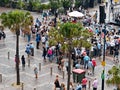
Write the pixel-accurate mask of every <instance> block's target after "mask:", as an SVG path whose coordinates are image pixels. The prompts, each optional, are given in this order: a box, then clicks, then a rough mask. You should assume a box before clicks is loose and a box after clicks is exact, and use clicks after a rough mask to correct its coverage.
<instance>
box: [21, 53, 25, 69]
mask: <svg viewBox="0 0 120 90" xmlns="http://www.w3.org/2000/svg"><path fill="white" fill-rule="evenodd" d="M21 62H22V70H25V57H24V55H22V57H21Z"/></svg>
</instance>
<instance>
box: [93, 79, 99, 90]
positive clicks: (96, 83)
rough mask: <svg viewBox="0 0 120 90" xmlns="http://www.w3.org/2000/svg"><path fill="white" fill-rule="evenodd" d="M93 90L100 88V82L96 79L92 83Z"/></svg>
mask: <svg viewBox="0 0 120 90" xmlns="http://www.w3.org/2000/svg"><path fill="white" fill-rule="evenodd" d="M92 87H93V90H97V87H98V80H97V79H96V78H95V79H94V81H93V83H92Z"/></svg>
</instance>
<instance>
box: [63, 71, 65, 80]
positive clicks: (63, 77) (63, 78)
mask: <svg viewBox="0 0 120 90" xmlns="http://www.w3.org/2000/svg"><path fill="white" fill-rule="evenodd" d="M64 77H65V72H64V71H63V79H64Z"/></svg>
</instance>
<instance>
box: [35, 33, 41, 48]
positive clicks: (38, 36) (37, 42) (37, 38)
mask: <svg viewBox="0 0 120 90" xmlns="http://www.w3.org/2000/svg"><path fill="white" fill-rule="evenodd" d="M40 40H41V37H40V34H36V49H39V44H40Z"/></svg>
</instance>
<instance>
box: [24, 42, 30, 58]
mask: <svg viewBox="0 0 120 90" xmlns="http://www.w3.org/2000/svg"><path fill="white" fill-rule="evenodd" d="M25 52H26V53H27V55H28V57H29V55H30V54H31V49H30V45H29V44H27V46H26V50H25Z"/></svg>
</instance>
